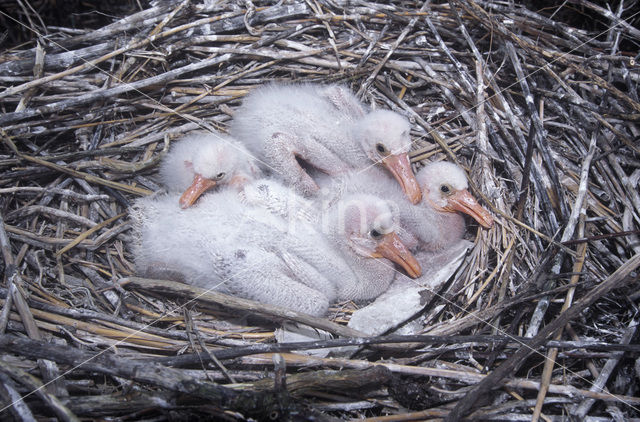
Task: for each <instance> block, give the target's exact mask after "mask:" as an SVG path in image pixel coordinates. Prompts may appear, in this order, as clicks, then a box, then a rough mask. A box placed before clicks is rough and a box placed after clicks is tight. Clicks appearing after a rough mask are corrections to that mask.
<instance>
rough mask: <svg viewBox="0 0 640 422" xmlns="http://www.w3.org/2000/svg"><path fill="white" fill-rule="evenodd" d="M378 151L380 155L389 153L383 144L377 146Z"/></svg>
mask: <svg viewBox="0 0 640 422" xmlns="http://www.w3.org/2000/svg"><path fill="white" fill-rule="evenodd" d="M376 150H377V151H378V152H379V153H380V154H384V153H385V152H387V149H386V148H385V147H384V145H382V144H376Z"/></svg>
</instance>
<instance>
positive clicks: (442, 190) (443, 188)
mask: <svg viewBox="0 0 640 422" xmlns="http://www.w3.org/2000/svg"><path fill="white" fill-rule="evenodd" d="M440 192H442V193H449V192H451V188H449V186H447V185H442V186H440Z"/></svg>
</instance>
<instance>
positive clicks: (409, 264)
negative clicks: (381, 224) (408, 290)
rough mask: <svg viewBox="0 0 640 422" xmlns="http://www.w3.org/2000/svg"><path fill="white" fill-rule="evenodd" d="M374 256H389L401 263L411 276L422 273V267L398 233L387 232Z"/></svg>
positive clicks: (418, 275) (389, 258) (388, 257)
mask: <svg viewBox="0 0 640 422" xmlns="http://www.w3.org/2000/svg"><path fill="white" fill-rule="evenodd" d="M371 257H372V258H387V259H388V260H390V261H393V262H395V263H396V264H398V265H400V266H401V267H402V268H403V269H404V270H405V272H406V273H407V275H408V276H409V277H411V278H418V277H420V276H421V275H422V267H420V264H419V263H418V261H417V260H416V258H415V257H414V256H413V254H412V253H411V252H409V250H408V249H407V247H406V246H405V245H404V243H402V241H401V240H400V238H399V237H398V235H397V234H395V233H393V232H391V233H387V234H385V235H384V236H383V237H382V239H381V241H380V242H379V243H378V246H377V247H376V251H375V252H374V253H373V254H372V255H371Z"/></svg>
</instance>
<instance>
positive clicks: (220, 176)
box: [216, 172, 227, 180]
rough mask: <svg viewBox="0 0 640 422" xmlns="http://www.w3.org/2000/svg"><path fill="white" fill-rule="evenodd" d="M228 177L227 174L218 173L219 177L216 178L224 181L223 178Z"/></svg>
mask: <svg viewBox="0 0 640 422" xmlns="http://www.w3.org/2000/svg"><path fill="white" fill-rule="evenodd" d="M226 175H227V173H225V172H222V173H218V175H217V176H216V179H218V180H220V179H222V178H223V177H224V176H226Z"/></svg>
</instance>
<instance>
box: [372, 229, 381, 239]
mask: <svg viewBox="0 0 640 422" xmlns="http://www.w3.org/2000/svg"><path fill="white" fill-rule="evenodd" d="M369 234H370V235H371V237H373V238H374V239H377V238H378V237H380V236H382V233H380V232H379V231H378V230H376V229H373V230H371V231H370V232H369Z"/></svg>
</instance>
